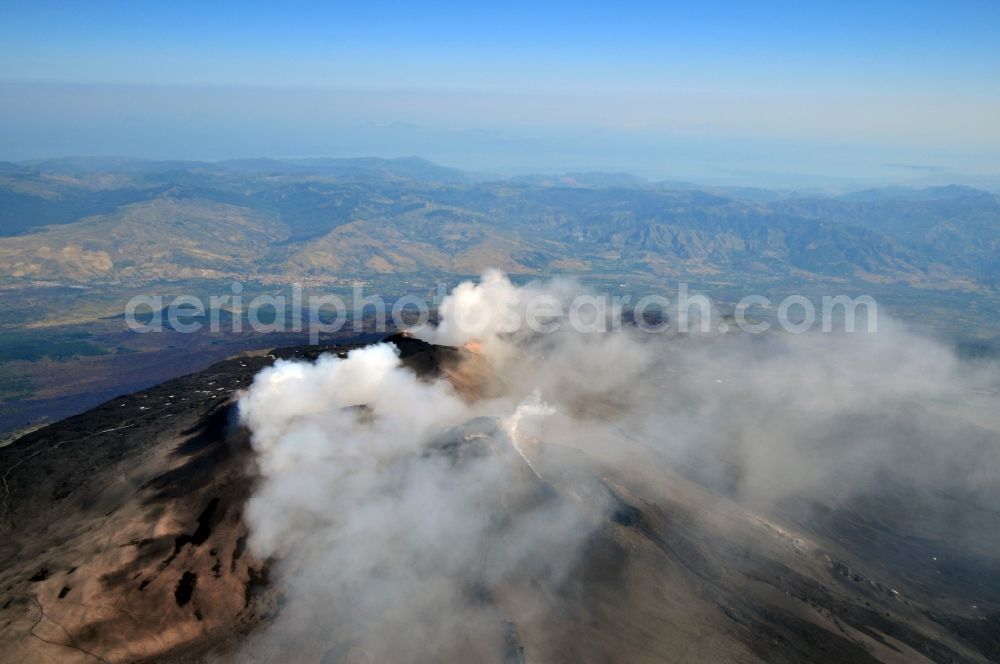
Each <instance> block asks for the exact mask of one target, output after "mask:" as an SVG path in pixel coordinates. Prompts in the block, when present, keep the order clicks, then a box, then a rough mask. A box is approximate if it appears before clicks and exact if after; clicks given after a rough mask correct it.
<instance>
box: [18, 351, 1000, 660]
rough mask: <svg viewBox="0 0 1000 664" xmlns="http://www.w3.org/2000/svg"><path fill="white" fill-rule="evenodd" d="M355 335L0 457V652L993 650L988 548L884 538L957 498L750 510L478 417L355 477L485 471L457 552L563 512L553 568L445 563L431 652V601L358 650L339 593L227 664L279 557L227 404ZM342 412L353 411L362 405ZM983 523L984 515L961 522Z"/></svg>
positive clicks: (618, 655) (642, 461) (591, 656)
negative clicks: (264, 373) (447, 583)
mask: <svg viewBox="0 0 1000 664" xmlns="http://www.w3.org/2000/svg"><path fill="white" fill-rule="evenodd" d="M385 343H389V344H392V345H393V346H394V347H395V348H396V349H397V350H398V355H399V358H400V360H401V362H402V365H403V366H404V367H405V368H406V369H407V370H408V371H412V372H414V373H415V374H417V375H418V376H419V377H420V378H421V379H422V380H427V381H431V380H437V381H447V382H449V383H450V384H451V385H453V386H455V391H456V393H457V394H459V395H462V396H463V397H464V398H466V399H469V400H474V399H476V398H486V396H488V395H487V390H486V388H485V387H483V385H482V384H481V383H482V378H483V375H484V374H486V373H488V367H485V366H484V365H483V363H482V362H481V361H480V360H479V359H478V356H477V354H476V353H475V351H474V350H469V349H465V348H453V347H445V346H435V345H431V344H429V343H425V342H423V341H420V340H417V339H414V338H411V337H408V336H405V335H394V336H391V337H389V338H387V339H386V340H385ZM358 347H359V346H358V345H351V344H346V345H338V346H312V347H299V348H290V349H278V350H274V351H271V352H270V353H263V354H258V355H247V356H242V357H234V358H231V359H228V360H226V361H223V362H220V363H218V364H216V365H214V366H212V367H211V368H209V369H207V370H206V371H203V372H200V373H197V374H192V375H189V376H184V377H182V378H178V379H176V380H172V381H169V382H167V383H164V384H162V385H160V386H157V387H155V388H152V389H149V390H146V391H143V392H139V393H136V394H132V395H128V396H122V397H119V398H115V399H112V400H110V401H108V402H106V403H105V404H103V405H101V406H99V407H98V408H95V409H93V410H91V411H89V412H86V413H83V414H81V415H78V416H75V417H72V418H69V419H67V420H65V421H62V422H59V423H56V424H53V425H50V426H48V427H45V428H43V429H40V430H38V431H35V432H33V433H31V434H28V435H26V436H24V437H22V438H20V439H19V440H17V441H15V442H14V443H12V444H11V445H9V446H7V447H4V448H0V468H2V469H3V470H2V472H3V476H2V480H3V482H2V486H0V490H2V494H0V498H2V501H3V503H2V506H0V532H2V537H0V570H2V571H0V588H2V591H0V660H3V661H9V662H29V661H60V662H63V661H65V662H92V661H104V662H139V661H141V662H182V661H183V662H188V661H201V660H207V661H217V660H220V659H221V660H223V661H226V660H232V661H316V662H366V661H367V662H380V661H389V660H396V661H428V659H435V660H436V659H450V660H451V661H470V660H471V659H472V658H473V657H475V658H478V659H480V660H482V661H491V662H505V663H508V662H509V663H513V662H567V663H569V662H608V661H614V662H653V661H678V662H682V661H684V662H699V661H712V662H715V661H747V662H750V661H768V662H782V661H788V662H799V661H831V662H832V661H837V662H846V661H851V662H855V661H856V662H865V661H883V662H913V661H932V662H986V661H996V660H997V659H998V658H1000V636H998V635H1000V611H998V607H1000V559H998V556H997V555H996V554H995V552H996V551H997V550H1000V549H996V548H994V549H992V551H993V552H994V554H993V555H990V546H989V545H988V543H987V545H985V546H982V547H975V548H970V547H967V546H964V545H963V544H962V543H960V542H957V541H949V540H948V539H947V538H946V537H944V536H941V537H937V538H935V537H934V536H933V535H929V534H927V533H928V531H927V529H926V528H925V529H924V530H922V531H920V533H919V534H918V533H916V532H915V531H914V530H913V528H911V527H909V526H907V524H909V523H910V522H911V520H912V519H911V517H912V515H913V513H914V512H915V511H917V510H919V511H920V513H921V514H922V515H924V516H926V518H927V519H947V518H948V516H947V515H948V514H949V510H950V509H953V508H954V505H955V504H956V502H961V501H966V500H968V499H967V498H964V497H961V496H953V495H937V494H934V493H933V492H929V491H924V490H922V489H919V488H915V487H912V486H907V485H905V484H901V483H899V482H897V481H896V479H894V478H893V477H891V476H887V477H885V478H884V481H883V482H881V483H880V485H879V489H878V492H877V493H875V494H868V495H862V496H855V497H854V498H852V499H851V500H847V501H842V502H837V503H822V502H818V501H812V500H799V501H796V500H785V501H782V502H781V503H778V504H774V505H771V506H769V507H768V508H767V509H754V508H752V507H750V506H748V505H746V504H743V503H741V502H740V501H739V500H736V499H735V498H734V497H733V495H732V492H731V491H729V490H728V486H727V482H726V479H725V478H726V474H725V472H720V473H714V474H712V475H711V476H709V475H706V474H704V473H701V472H700V471H699V469H700V468H702V467H703V466H700V465H699V466H695V465H692V464H685V463H676V462H675V460H672V459H668V458H665V457H663V455H661V454H658V453H657V451H656V450H655V449H653V448H650V447H648V446H643V445H633V446H631V447H630V448H629V454H628V455H627V456H622V455H615V456H614V458H613V459H612V458H611V457H610V456H606V455H603V454H601V453H600V451H598V450H594V449H590V448H588V447H587V446H585V445H581V446H578V447H574V446H568V445H564V444H552V443H547V442H546V441H545V440H544V438H540V437H535V436H533V435H530V434H522V433H521V432H519V431H513V430H512V429H511V427H510V426H509V425H508V424H506V423H505V422H504V421H502V420H500V419H497V418H491V417H477V418H473V419H470V420H468V421H465V422H462V423H460V424H458V425H457V426H455V427H452V428H450V429H448V430H446V431H442V432H440V433H439V434H437V435H435V436H434V437H433V438H432V439H431V440H430V441H429V442H428V443H427V444H425V445H422V446H421V448H420V450H419V452H417V453H415V454H409V455H401V456H400V457H399V458H396V459H394V461H393V463H392V464H391V465H387V466H385V467H380V468H378V469H377V470H378V473H379V477H380V478H390V480H392V478H394V477H399V478H405V477H407V473H409V472H410V468H412V467H413V465H414V464H418V463H421V464H427V463H431V464H433V465H434V467H435V468H436V469H441V470H442V473H445V474H446V473H458V472H465V470H463V469H468V468H470V467H476V466H477V464H490V466H491V467H495V468H500V469H501V470H502V472H501V473H500V474H491V475H484V476H485V477H491V478H500V479H501V480H502V481H494V482H491V481H484V482H481V483H479V484H478V485H477V486H476V487H475V490H474V492H473V493H471V494H469V495H472V496H473V497H474V500H475V501H477V504H479V503H481V505H482V506H483V507H482V508H479V507H476V512H475V514H477V515H478V516H479V517H480V523H478V524H477V528H479V529H480V531H481V532H484V533H486V535H485V536H484V537H485V541H484V542H483V544H482V551H486V552H490V551H495V550H496V548H497V547H502V546H503V542H504V541H509V540H510V538H511V537H512V536H511V535H510V533H512V532H514V530H513V529H516V528H517V525H518V524H519V523H521V522H523V521H525V520H530V521H531V522H532V523H533V524H534V526H533V527H535V528H537V529H539V530H542V531H544V530H558V528H559V527H560V524H562V523H566V522H567V521H572V522H573V523H579V524H586V527H585V528H584V529H582V530H581V531H580V532H582V533H583V535H581V541H580V542H579V543H578V546H577V551H576V553H575V554H574V555H573V556H568V557H566V558H565V560H564V564H565V569H561V570H559V572H558V573H553V571H552V570H551V569H549V561H548V560H539V559H537V558H535V559H534V562H532V560H531V559H530V558H529V559H528V560H527V561H526V562H524V561H520V559H519V562H518V564H517V565H513V566H509V567H504V568H503V570H502V572H501V573H493V572H490V569H491V568H490V565H489V563H482V564H480V563H479V562H478V561H479V558H478V557H477V558H474V559H473V560H474V561H476V563H475V564H466V561H464V560H463V561H460V563H459V564H457V565H456V566H454V567H448V568H447V570H448V573H449V574H451V575H452V576H453V577H454V576H455V575H458V576H460V577H461V578H460V579H459V580H458V582H457V584H456V587H458V588H459V592H460V593H462V594H463V596H464V599H463V601H464V602H468V604H467V605H468V606H474V607H476V609H475V614H474V616H472V615H470V617H469V620H468V625H467V630H468V631H467V633H464V634H462V635H460V638H456V639H454V640H453V641H450V642H449V643H448V644H447V647H443V646H440V645H432V644H433V642H434V639H433V638H431V637H430V636H427V635H429V634H433V633H434V628H435V621H436V617H435V616H434V615H423V616H422V617H421V618H420V624H421V629H420V630H418V629H415V628H414V626H413V625H412V624H405V625H397V624H396V623H395V622H393V621H395V620H398V616H393V615H386V614H384V613H383V614H379V616H378V618H377V620H378V621H384V622H385V624H386V625H389V626H393V629H392V630H391V634H392V636H391V638H388V637H387V639H386V642H385V643H383V642H378V643H375V642H372V641H371V640H367V641H366V640H365V639H364V638H361V637H359V636H358V633H359V630H362V629H363V627H359V626H358V625H357V624H355V623H356V622H357V621H358V620H359V619H358V618H357V615H358V614H357V613H356V612H354V610H353V608H352V607H353V606H354V605H353V604H352V602H353V601H354V598H352V597H349V596H346V595H336V594H334V595H331V596H329V597H323V598H322V601H323V602H324V603H326V604H331V605H342V608H340V609H338V612H337V613H336V614H335V615H342V616H343V620H342V621H338V622H333V623H332V624H326V625H325V626H324V629H322V630H315V629H303V630H302V633H301V634H298V635H296V637H295V639H296V640H293V641H288V640H287V638H286V639H285V640H284V641H281V642H280V643H281V648H282V649H283V650H281V651H280V652H278V651H277V650H271V651H269V650H268V649H267V648H266V647H264V648H262V649H260V650H259V651H256V652H257V653H258V654H257V655H256V656H254V657H253V658H251V656H250V655H248V650H247V644H248V643H250V644H253V643H254V642H255V641H254V639H255V638H258V637H259V635H260V634H262V633H266V632H267V630H268V628H269V626H271V625H273V624H274V623H275V622H276V621H279V620H281V619H282V617H283V616H284V617H285V618H287V616H288V615H295V611H296V602H297V601H298V599H297V596H296V595H295V594H294V593H292V592H290V591H289V587H290V584H291V582H292V579H293V578H294V577H295V575H296V574H298V573H299V570H298V569H296V565H295V564H294V563H293V564H286V561H285V560H284V559H283V556H282V555H281V554H278V555H270V556H259V555H257V554H256V553H255V551H254V549H253V547H252V546H251V545H250V543H248V542H250V540H251V539H252V533H251V532H250V528H249V526H248V519H247V509H248V501H250V499H251V496H252V495H253V494H254V490H255V486H256V485H257V483H258V482H260V467H259V460H258V459H257V457H256V456H255V454H254V445H253V442H252V439H251V433H250V431H248V429H247V428H246V427H245V426H244V424H243V423H242V422H241V420H240V418H239V417H238V414H237V406H236V400H237V399H238V397H239V395H240V394H241V393H242V391H243V390H245V389H246V388H247V387H248V386H249V385H250V384H251V382H252V381H253V379H254V376H255V375H257V374H258V373H259V372H260V371H261V370H262V369H264V368H266V367H269V366H271V365H273V364H274V363H275V361H276V360H279V359H282V360H299V361H301V362H312V361H315V360H316V359H317V358H319V357H321V356H323V355H324V354H325V355H334V356H338V357H346V356H347V354H348V353H349V352H350V351H352V350H354V349H356V348H358ZM363 408H364V406H363V405H361V406H359V407H358V408H357V409H356V410H357V411H358V412H357V417H358V418H359V419H363V418H365V417H368V416H370V415H366V414H365V413H364V412H363ZM625 444H627V441H623V445H625ZM728 462H729V461H728V460H727V459H726V458H724V457H723V458H719V459H716V461H715V463H716V464H717V466H718V467H721V468H725V467H726V464H727V463H728ZM444 476H447V475H444ZM392 481H394V480H392ZM441 490H443V491H448V490H450V489H448V488H445V489H441ZM463 495H466V494H463ZM992 500H993V498H992V497H991V496H986V497H982V496H980V502H979V504H978V505H976V506H969V505H966V507H968V508H969V509H973V507H975V509H980V510H983V511H985V512H988V509H985V508H983V505H984V504H985V505H986V506H987V508H988V507H989V505H991V504H992V503H991V502H990V501H992ZM997 514H1000V512H997V511H994V512H992V513H988V514H987V516H985V517H984V521H983V524H984V527H987V526H989V524H992V523H994V522H995V521H996V520H997V519H998V518H1000V517H997ZM331 518H337V515H333V516H331ZM547 519H552V520H553V521H552V522H551V523H549V522H547V521H546V520H547ZM556 519H559V520H560V521H559V523H557V522H556ZM477 532H478V531H477ZM995 532H997V531H995V530H994V531H993V533H995ZM995 537H996V536H995V534H988V533H984V534H983V538H985V539H986V540H989V539H990V538H995ZM294 549H295V547H294V545H291V544H290V545H289V552H290V554H289V555H292V553H293V552H294ZM478 550H479V549H477V551H478ZM484 555H485V554H484ZM412 564H413V565H414V566H416V567H418V568H419V566H420V565H421V564H423V563H422V562H421V561H416V562H413V563H412ZM404 599H412V598H404ZM424 628H426V629H424ZM422 630H423V631H422ZM419 634H424V635H425V637H424V638H423V639H422V638H421V637H420V636H419ZM390 641H391V643H389V642H390ZM290 644H291V645H290ZM275 647H276V646H275ZM289 647H292V648H294V650H288V648H289ZM442 648H443V649H442Z"/></svg>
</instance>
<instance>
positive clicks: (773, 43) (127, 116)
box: [0, 1, 1000, 180]
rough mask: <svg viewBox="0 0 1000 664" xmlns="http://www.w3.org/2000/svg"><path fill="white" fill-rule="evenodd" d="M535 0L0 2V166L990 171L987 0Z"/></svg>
mask: <svg viewBox="0 0 1000 664" xmlns="http://www.w3.org/2000/svg"><path fill="white" fill-rule="evenodd" d="M539 4H540V3H505V4H496V5H489V6H477V5H475V4H473V3H468V2H466V3H438V4H434V5H427V4H422V3H416V2H408V3H371V2H365V3H360V2H351V3H336V2H333V3H309V4H302V3H282V4H280V5H279V4H262V3H246V2H243V3H207V2H198V3H194V2H173V3H157V4H156V5H154V4H153V3H142V2H132V3H106V2H91V3H58V4H56V3H46V2H10V1H5V2H4V3H3V20H2V21H0V95H2V99H4V100H5V101H4V103H3V104H2V105H0V123H2V124H0V129H2V133H0V158H7V159H22V158H35V157H45V156H54V155H65V154H81V153H82V154H121V155H130V156H142V157H152V158H168V157H170V158H173V157H177V158H204V159H215V158H225V157H240V156H256V155H264V154H266V155H272V156H307V155H320V154H329V155H348V154H350V155H358V154H376V155H382V156H393V155H403V154H412V153H418V154H421V155H424V156H427V157H429V158H433V159H438V160H441V161H444V162H446V163H451V164H454V165H458V166H464V167H468V168H476V169H480V170H491V171H497V172H517V171H531V170H540V171H544V170H559V169H578V168H600V169H616V170H630V171H635V172H640V173H643V174H647V175H652V176H660V177H685V176H688V177H691V178H695V179H698V178H700V179H713V178H715V179H720V180H725V179H726V178H731V179H740V178H747V177H749V179H750V180H752V179H753V177H752V176H754V174H757V175H758V176H759V178H760V179H762V180H763V179H767V178H768V177H781V176H782V175H783V174H800V175H802V174H804V175H816V176H835V177H851V176H861V177H872V178H879V177H889V178H891V177H895V175H894V174H896V175H900V176H901V175H905V174H906V173H907V172H909V171H907V169H903V170H900V167H899V166H886V165H887V164H896V165H898V164H907V165H912V166H919V167H921V168H924V167H927V168H930V169H938V170H940V171H947V172H956V173H982V174H997V173H1000V120H998V119H997V118H1000V37H998V36H1000V3H997V2H935V3H931V2H919V1H911V2H836V3H834V2H830V3H822V4H819V3H808V2H788V3H786V2H769V3H742V2H708V3H704V2H702V3H697V4H695V3H683V4H682V3H670V2H659V3H629V4H623V5H615V4H613V3H607V2H605V3H599V4H597V3H595V4H586V3H574V4H570V3H558V2H556V3H548V4H546V5H545V6H539ZM753 4H757V5H760V6H756V7H755V6H752V5H753ZM912 172H927V171H920V170H919V169H916V170H912Z"/></svg>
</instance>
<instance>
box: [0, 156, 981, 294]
mask: <svg viewBox="0 0 1000 664" xmlns="http://www.w3.org/2000/svg"><path fill="white" fill-rule="evenodd" d="M491 266H492V267H500V268H503V269H505V270H508V271H510V272H514V273H523V274H534V273H539V274H541V273H552V272H570V273H578V274H588V273H593V274H619V273H637V274H644V275H653V276H657V275H659V276H681V275H684V274H701V275H705V274H715V273H718V274H753V275H765V276H766V275H788V274H792V275H799V276H806V277H809V276H816V277H822V278H852V279H862V280H872V281H879V282H886V281H891V282H905V283H910V284H916V285H929V286H941V287H967V288H982V287H987V288H991V287H995V286H996V285H997V284H998V279H1000V200H998V197H997V196H996V195H994V194H992V193H990V192H987V191H982V190H978V189H973V188H968V187H958V186H947V187H936V188H928V189H906V188H900V187H889V188H884V189H873V190H868V191H862V192H856V193H851V194H847V195H838V196H824V195H817V194H803V193H791V194H790V193H782V192H773V191H768V190H763V189H753V188H720V187H699V186H697V185H693V184H690V183H681V182H660V183H657V182H648V181H645V180H642V179H640V178H636V177H634V176H630V175H627V174H620V173H611V174H608V173H570V174H566V175H562V176H527V177H518V178H512V179H506V180H505V179H499V178H491V177H489V176H486V175H482V174H474V173H466V172H463V171H459V170H456V169H451V168H447V167H444V166H439V165H437V164H434V163H432V162H429V161H426V160H423V159H419V158H415V157H411V158H402V159H376V158H360V159H294V160H277V159H242V160H230V161H223V162H215V163H205V162H180V161H169V162H162V161H161V162H157V161H141V160H131V159H110V158H71V159H54V160H46V161H34V162H23V163H17V164H14V163H9V162H7V163H2V164H0V280H2V281H5V282H8V283H14V284H16V283H19V282H22V281H29V282H30V281H38V280H55V281H62V282H71V283H83V284H94V283H115V282H120V281H128V282H129V283H142V282H146V281H159V280H172V279H191V278H248V277H250V278H265V277H266V278H275V279H295V278H301V277H313V278H316V279H318V280H322V279H325V278H329V279H342V278H354V277H364V276H367V275H373V274H407V273H454V274H470V273H477V272H479V271H480V270H482V269H483V268H485V267H491Z"/></svg>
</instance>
